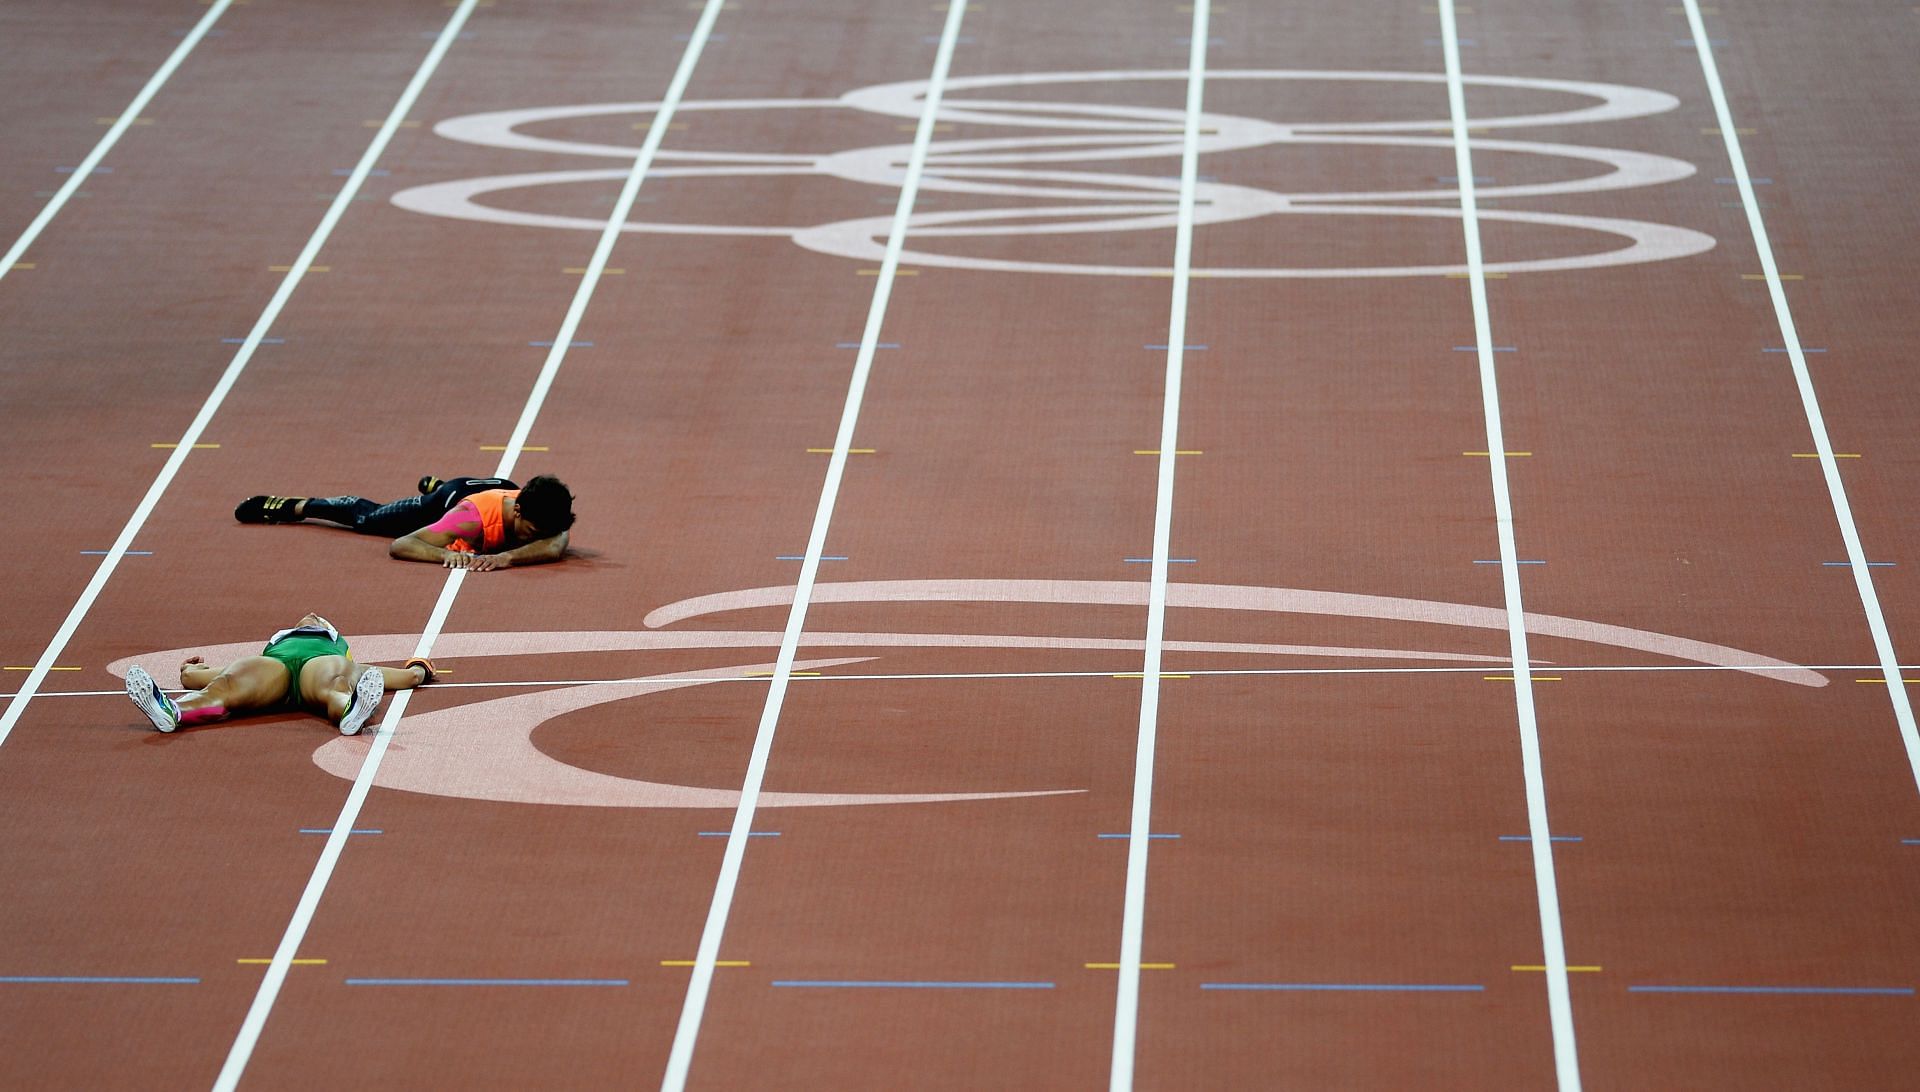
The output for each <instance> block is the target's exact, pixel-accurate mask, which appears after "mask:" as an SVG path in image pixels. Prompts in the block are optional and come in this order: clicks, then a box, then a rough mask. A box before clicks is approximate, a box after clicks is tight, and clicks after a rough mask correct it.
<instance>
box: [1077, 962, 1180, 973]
mask: <svg viewBox="0 0 1920 1092" xmlns="http://www.w3.org/2000/svg"><path fill="white" fill-rule="evenodd" d="M1119 969H1120V964H1118V963H1089V964H1087V970H1089V971H1117V970H1119ZM1140 969H1141V970H1143V971H1171V970H1173V964H1171V963H1142V964H1140Z"/></svg>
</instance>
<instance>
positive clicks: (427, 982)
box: [347, 978, 627, 986]
mask: <svg viewBox="0 0 1920 1092" xmlns="http://www.w3.org/2000/svg"><path fill="white" fill-rule="evenodd" d="M347 985H349V986H625V985H627V980H626V979H624V978H349V979H347Z"/></svg>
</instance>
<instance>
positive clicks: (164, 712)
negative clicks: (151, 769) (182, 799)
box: [127, 656, 290, 732]
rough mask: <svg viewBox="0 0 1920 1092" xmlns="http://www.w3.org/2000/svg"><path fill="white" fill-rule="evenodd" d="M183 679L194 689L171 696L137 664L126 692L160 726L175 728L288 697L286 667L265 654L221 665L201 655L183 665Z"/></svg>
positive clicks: (130, 671)
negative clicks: (214, 665)
mask: <svg viewBox="0 0 1920 1092" xmlns="http://www.w3.org/2000/svg"><path fill="white" fill-rule="evenodd" d="M180 681H181V682H182V683H184V684H185V685H187V686H191V687H194V689H193V690H192V691H191V692H190V693H186V694H182V695H181V696H180V697H178V698H169V697H167V696H166V695H165V694H164V693H162V692H161V690H160V687H159V684H158V683H155V682H154V681H153V676H151V675H149V674H147V673H146V672H145V671H144V670H142V669H141V668H139V667H138V666H135V667H131V668H128V669H127V696H128V697H130V698H132V699H133V703H134V704H135V705H138V706H139V707H140V711H141V712H143V713H145V714H146V715H147V719H149V720H151V721H153V726H154V727H155V728H158V729H160V730H161V731H162V732H171V731H173V730H174V729H175V728H178V727H180V726H181V725H193V724H206V723H209V722H211V721H216V720H225V719H226V718H227V717H229V716H231V715H233V714H235V713H246V712H251V711H253V710H256V709H266V708H269V707H271V706H273V705H275V704H277V703H279V702H280V701H282V700H283V699H285V698H286V696H287V687H288V685H289V683H290V680H289V679H288V678H287V669H286V666H285V665H284V664H282V663H281V662H280V661H279V660H273V659H268V658H267V657H265V656H243V657H241V658H240V659H238V660H235V661H233V662H232V663H230V664H228V665H227V666H225V667H223V668H218V669H215V668H213V667H211V666H209V665H207V664H206V663H203V662H200V661H199V660H198V658H197V657H196V658H195V659H194V660H190V661H188V662H187V663H186V664H185V665H183V666H182V667H181V669H180Z"/></svg>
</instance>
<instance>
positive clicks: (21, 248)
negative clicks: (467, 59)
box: [0, 0, 233, 738]
mask: <svg viewBox="0 0 1920 1092" xmlns="http://www.w3.org/2000/svg"><path fill="white" fill-rule="evenodd" d="M232 3H233V0H214V4H213V6H212V7H210V8H208V9H207V13H206V14H205V15H202V16H201V17H200V21H199V22H198V23H195V24H194V25H193V29H192V30H190V31H188V32H187V35H186V37H185V38H182V39H181V40H180V44H179V45H177V46H175V47H174V49H173V52H172V53H170V54H168V55H167V59H166V60H165V61H164V62H162V63H161V65H160V67H159V68H158V69H156V70H155V71H154V73H153V76H152V78H150V79H148V80H147V83H146V86H145V87H142V88H141V89H140V93H139V94H137V95H135V96H134V97H133V101H132V102H130V103H128V104H127V108H126V109H125V110H122V111H121V112H120V116H119V117H118V118H114V119H112V121H113V126H112V128H110V129H108V130H107V132H106V135H104V136H102V137H101V138H100V141H99V143H97V144H95V145H94V146H93V151H91V152H88V153H87V158H85V159H83V160H81V161H80V164H79V165H78V166H76V167H75V168H74V169H73V173H72V175H71V176H69V177H68V178H67V180H66V182H65V183H64V184H62V185H61V187H60V188H59V189H58V190H55V191H54V194H53V196H52V197H51V198H49V199H48V201H47V204H46V207H45V208H43V209H41V210H40V215H38V216H35V217H34V218H33V222H32V223H30V224H28V225H27V230H25V231H23V232H21V233H20V238H18V239H16V240H14V244H13V245H12V246H11V247H8V248H7V252H6V254H5V255H0V278H5V277H6V275H7V273H8V272H9V271H10V270H12V269H13V267H14V266H15V265H16V264H17V263H18V262H19V261H20V257H21V255H23V254H25V253H26V252H27V248H28V247H30V246H32V245H33V244H34V241H35V240H37V239H39V238H40V233H41V232H43V231H45V230H46V229H47V225H48V224H50V223H52V222H53V218H54V217H55V216H58V215H59V214H60V210H61V209H63V208H65V207H66V205H67V202H68V201H70V200H72V199H73V195H74V194H75V193H77V192H79V189H80V186H81V185H82V184H83V183H84V182H86V180H87V179H88V178H89V177H90V176H91V175H92V174H93V169H94V168H95V167H98V166H99V165H100V161H101V160H102V159H105V158H106V157H107V153H108V152H110V151H112V150H113V146H114V145H115V144H118V143H119V142H120V137H121V136H122V135H123V134H125V133H126V131H127V130H128V129H130V128H132V127H133V126H135V125H138V124H140V123H142V122H143V121H145V120H147V119H144V118H142V117H141V116H140V111H142V110H145V109H146V108H147V104H148V103H151V102H152V101H153V97H154V96H155V95H157V94H159V93H160V88H161V87H163V86H165V84H166V82H167V81H168V80H169V79H172V78H173V73H174V70H175V69H177V68H179V67H180V65H181V64H182V63H183V62H184V61H186V59H187V55H188V54H189V53H192V52H193V49H194V47H195V46H197V45H199V44H200V41H201V39H203V38H205V37H206V36H207V32H208V31H210V30H212V29H213V24H215V23H217V22H219V21H220V16H221V15H223V14H225V13H226V10H227V8H228V7H229V6H230V5H231V4H232ZM0 738H4V733H0Z"/></svg>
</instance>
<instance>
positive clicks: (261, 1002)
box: [214, 0, 724, 1092]
mask: <svg viewBox="0 0 1920 1092" xmlns="http://www.w3.org/2000/svg"><path fill="white" fill-rule="evenodd" d="M476 3H477V0H462V3H461V6H460V9H459V11H458V12H457V13H456V14H455V18H454V21H452V22H450V23H448V25H447V29H446V30H445V31H443V32H442V33H441V36H440V39H439V40H438V41H437V42H436V43H435V46H434V48H435V50H436V52H437V54H444V53H445V52H446V49H447V47H448V46H449V45H450V44H451V43H452V41H453V40H454V38H455V37H456V36H457V35H458V34H459V29H460V27H459V24H460V23H462V22H464V21H465V19H466V16H467V14H468V13H470V12H471V11H472V10H473V7H474V5H475V4H476ZM723 3H724V0H706V6H705V8H703V9H702V11H701V13H700V21H699V22H698V23H697V24H696V25H695V27H694V31H693V34H692V35H691V36H690V38H689V39H688V41H687V48H686V50H685V52H683V53H682V54H681V57H680V66H679V68H677V69H676V70H675V71H674V74H673V81H672V82H671V83H670V84H668V86H667V93H666V95H665V96H663V97H662V98H661V100H660V108H659V110H658V111H656V112H655V114H654V117H653V124H652V125H651V126H650V127H649V128H648V129H647V137H646V140H645V141H643V142H642V143H641V146H640V150H639V152H638V153H636V154H635V156H634V162H633V168H632V170H630V171H629V172H628V173H627V180H626V184H625V185H624V186H622V187H621V190H620V196H619V198H618V199H617V200H616V201H615V202H614V207H613V211H612V212H610V213H609V214H608V216H607V222H606V225H605V226H604V227H603V228H602V229H601V232H600V240H599V243H598V244H597V245H596V246H595V247H594V251H593V258H592V259H591V260H590V261H589V262H588V265H587V272H586V274H585V275H584V276H583V277H581V279H580V284H579V286H578V287H576V288H575V289H574V293H573V301H572V303H571V304H569V306H568V307H567V313H566V316H565V318H563V319H562V320H561V325H560V330H559V332H558V333H557V334H556V335H555V336H554V339H553V348H552V349H551V350H549V351H548V353H547V359H546V362H545V363H544V364H543V365H542V366H541V369H540V374H539V376H538V377H537V378H536V379H535V380H534V384H533V389H532V391H531V392H530V393H529V394H528V395H527V402H526V406H525V407H524V408H523V409H522V410H521V413H520V421H519V423H518V424H517V425H515V426H514V432H513V437H512V438H511V439H510V440H508V441H507V445H506V448H507V449H506V451H505V452H503V453H502V454H501V456H500V463H499V465H498V466H497V467H496V468H495V469H494V472H493V476H494V477H506V476H507V474H508V472H509V471H511V470H512V469H513V467H514V464H515V463H517V462H518V461H519V459H520V455H521V452H522V447H523V445H524V444H525V443H526V439H527V436H528V435H529V434H530V433H531V431H532V429H533V422H534V420H535V418H537V417H538V416H539V414H540V409H541V407H542V406H543V405H544V404H545V402H546V398H547V393H548V392H549V391H550V390H552V389H553V380H554V377H555V376H556V375H557V374H558V373H559V371H560V365H561V363H562V361H564V360H565V359H566V353H567V348H568V345H569V343H570V342H571V341H572V340H573V333H574V332H575V330H576V329H577V328H578V326H579V324H580V320H581V317H582V316H584V315H585V314H586V310H587V304H588V302H589V300H590V299H591V298H592V296H593V292H594V290H595V288H597V287H598V285H599V283H600V279H601V276H602V274H603V272H604V271H605V269H606V264H607V258H608V257H609V256H610V255H611V254H612V252H613V244H614V242H615V240H617V239H618V238H619V236H620V230H621V227H622V226H623V225H624V224H625V223H626V222H627V218H628V216H630V215H631V214H632V212H633V205H634V202H635V200H636V199H637V198H638V196H639V194H640V185H641V183H642V182H643V181H645V179H646V176H647V171H648V170H650V169H651V168H652V166H653V160H654V157H655V155H656V154H657V153H658V152H659V150H660V144H661V142H662V141H663V140H665V139H666V134H667V130H668V127H669V126H670V125H671V124H672V123H673V115H674V111H675V110H676V109H678V107H679V105H680V101H681V99H682V98H683V97H684V96H685V95H686V91H687V84H688V83H689V82H691V81H692V79H693V70H694V66H695V65H696V64H698V63H699V60H700V54H701V52H702V51H703V50H704V49H705V48H706V45H707V39H708V38H709V37H710V36H711V35H712V33H713V25H714V22H715V21H716V20H717V19H719V17H720V9H721V7H722V6H723ZM436 63H437V61H436ZM427 71H430V70H426V69H423V71H422V74H421V75H420V76H417V77H416V78H415V82H416V85H418V84H424V83H425V74H426V72H427ZM410 90H415V89H413V88H410ZM411 105H412V103H411V102H410V101H405V100H403V102H402V104H401V105H400V106H396V107H395V108H394V109H395V112H394V114H392V115H390V116H389V117H388V119H387V125H388V126H396V125H397V124H398V122H399V120H400V118H402V117H404V116H405V113H406V110H405V107H408V106H411ZM466 576H467V573H466V570H464V569H455V570H453V571H451V572H449V573H448V574H447V580H446V583H445V584H444V585H443V586H442V587H441V589H440V598H439V599H438V600H437V601H435V603H434V605H433V613H432V614H431V615H430V616H429V617H428V619H427V625H426V628H425V629H424V630H423V631H422V632H421V635H420V641H419V643H418V644H417V645H416V646H415V649H414V655H416V656H427V655H430V654H431V653H432V650H433V645H434V642H435V641H437V640H438V639H439V637H440V631H441V629H442V627H443V626H445V625H446V620H447V615H448V614H449V612H451V611H452V610H453V602H454V599H455V598H456V597H457V596H458V595H459V594H460V589H461V587H463V586H464V584H465V578H466ZM413 694H414V691H411V690H403V691H401V692H400V693H399V694H397V695H395V696H394V699H393V704H392V705H391V706H389V707H388V709H387V712H386V715H385V716H384V717H383V718H382V719H381V722H380V728H379V731H378V732H377V733H376V735H375V736H374V740H373V746H372V747H370V748H369V749H368V751H367V757H366V760H365V761H364V762H363V763H361V766H360V771H359V773H358V774H356V775H355V777H354V781H353V788H352V790H351V791H350V792H349V793H348V794H347V799H346V802H345V803H344V804H343V805H342V806H341V808H340V815H339V817H338V818H337V819H335V820H334V824H333V829H332V830H331V831H330V832H329V833H328V835H327V842H326V845H325V846H324V847H322V849H321V851H320V859H319V861H318V862H316V863H315V865H314V868H313V874H312V875H311V876H309V877H308V879H307V886H306V889H305V890H304V891H303V892H302V893H301V895H300V902H299V904H298V905H297V906H296V907H295V908H294V913H293V918H292V920H290V921H289V922H288V923H287V930H286V932H285V933H284V934H283V935H282V936H281V938H280V944H279V946H278V947H277V948H275V949H274V953H273V960H272V962H271V963H269V964H268V966H267V975H266V977H265V979H264V980H262V982H261V984H260V989H259V992H258V993H256V994H255V995H254V999H253V1005H252V1006H251V1007H250V1008H249V1009H248V1011H247V1018H246V1020H245V1022H244V1023H243V1024H242V1026H241V1029H240V1034H239V1035H238V1036H237V1037H236V1038H235V1040H234V1043H233V1048H232V1050H231V1051H229V1053H228V1055H227V1061H226V1065H225V1066H223V1067H222V1068H221V1070H220V1079H219V1081H218V1082H217V1083H216V1084H215V1085H214V1088H215V1089H216V1090H217V1092H228V1090H231V1089H233V1088H234V1087H236V1086H237V1085H238V1084H239V1081H240V1075H241V1073H242V1072H243V1071H244V1070H245V1069H246V1065H247V1060H248V1059H249V1058H250V1057H251V1056H252V1054H253V1049H254V1046H255V1045H256V1044H257V1043H258V1041H259V1038H260V1032H261V1030H262V1029H263V1028H265V1027H266V1022H267V1017H268V1015H269V1014H270V1013H271V1012H272V1010H273V1003H274V1000H275V998H277V997H278V996H279V993H280V987H281V984H282V983H284V982H285V980H286V976H287V972H288V970H289V969H291V968H292V966H293V960H294V957H295V955H296V954H297V953H298V952H299V950H300V944H301V942H302V941H303V940H305V938H306V935H307V929H308V927H309V926H310V925H311V924H312V922H313V914H314V911H315V910H316V909H317V908H318V907H319V905H320V897H321V896H322V895H323V894H324V893H325V892H326V888H327V884H328V882H329V881H330V880H331V879H332V877H333V871H334V867H335V866H336V865H337V864H338V862H339V860H340V854H341V851H342V850H344V849H345V848H346V844H347V839H348V838H349V837H350V836H351V834H352V831H353V829H354V825H355V823H356V822H357V821H358V819H359V816H360V810H361V808H362V807H363V806H364V805H365V804H366V800H367V794H368V793H369V792H370V791H372V789H373V782H374V779H375V778H376V777H377V776H378V774H379V772H380V763H381V761H382V760H383V759H384V758H385V757H386V754H387V746H388V744H389V743H390V742H391V741H392V739H393V731H394V728H395V727H396V726H397V725H398V724H399V723H400V719H401V718H402V717H403V716H405V715H406V710H407V705H408V704H409V703H410V701H411V699H412V697H413Z"/></svg>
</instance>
